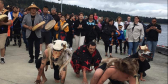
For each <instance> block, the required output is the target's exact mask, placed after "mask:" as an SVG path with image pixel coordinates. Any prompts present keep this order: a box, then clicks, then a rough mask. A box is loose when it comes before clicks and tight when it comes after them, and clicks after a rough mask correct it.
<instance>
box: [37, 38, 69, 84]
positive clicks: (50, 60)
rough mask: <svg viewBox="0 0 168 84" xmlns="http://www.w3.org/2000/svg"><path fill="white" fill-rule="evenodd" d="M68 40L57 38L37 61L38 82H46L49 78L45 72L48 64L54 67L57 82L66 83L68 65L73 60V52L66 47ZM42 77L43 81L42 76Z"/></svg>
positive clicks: (42, 83)
mask: <svg viewBox="0 0 168 84" xmlns="http://www.w3.org/2000/svg"><path fill="white" fill-rule="evenodd" d="M66 47H67V42H66V41H61V40H56V41H54V44H49V45H48V48H47V49H46V50H45V51H44V55H43V57H42V58H40V59H38V60H37V61H36V68H37V69H38V75H37V79H36V81H35V83H36V84H44V83H45V82H46V81H47V78H46V77H45V74H44V68H46V69H45V70H46V71H47V69H48V65H50V67H51V69H54V79H55V82H56V83H59V82H60V79H61V84H64V82H65V77H66V73H67V65H68V63H69V62H70V60H71V56H72V52H71V50H70V49H68V48H66ZM41 77H42V81H41V79H40V78H41Z"/></svg>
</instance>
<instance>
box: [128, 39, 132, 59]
mask: <svg viewBox="0 0 168 84" xmlns="http://www.w3.org/2000/svg"><path fill="white" fill-rule="evenodd" d="M128 45H129V48H128V56H130V55H131V51H132V49H133V42H128Z"/></svg>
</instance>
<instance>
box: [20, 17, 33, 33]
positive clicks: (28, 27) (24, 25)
mask: <svg viewBox="0 0 168 84" xmlns="http://www.w3.org/2000/svg"><path fill="white" fill-rule="evenodd" d="M26 18H27V16H24V18H23V21H22V25H23V27H24V28H26V29H29V30H32V28H33V27H32V26H28V25H27V24H26Z"/></svg>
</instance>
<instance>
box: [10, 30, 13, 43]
mask: <svg viewBox="0 0 168 84" xmlns="http://www.w3.org/2000/svg"><path fill="white" fill-rule="evenodd" d="M12 37H13V28H10V41H12Z"/></svg>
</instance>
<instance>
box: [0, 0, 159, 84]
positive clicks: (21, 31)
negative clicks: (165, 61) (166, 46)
mask: <svg viewBox="0 0 168 84" xmlns="http://www.w3.org/2000/svg"><path fill="white" fill-rule="evenodd" d="M2 14H5V15H7V16H8V21H7V22H3V21H0V49H1V63H5V59H4V56H5V50H6V47H7V46H8V45H10V41H12V39H14V44H13V46H17V45H18V46H19V47H20V46H21V44H22V38H23V41H24V43H25V46H26V47H25V49H26V50H27V51H28V52H29V56H30V60H29V61H28V63H33V62H34V58H35V63H36V68H37V69H38V76H37V80H36V81H35V82H36V84H41V83H42V84H44V83H45V82H46V81H47V78H46V77H45V73H44V68H46V70H47V68H48V66H47V65H50V67H51V68H53V69H54V78H55V82H56V83H58V82H59V80H60V79H61V81H60V82H61V83H62V84H64V82H65V77H66V72H67V67H66V66H67V64H68V63H70V64H71V65H72V68H73V70H74V72H75V73H76V76H77V77H79V76H80V70H82V71H83V83H84V84H88V82H87V78H86V72H91V71H92V70H93V69H91V67H92V66H94V69H95V70H96V71H95V74H94V76H93V78H92V79H91V84H103V83H104V82H105V80H107V79H110V81H111V83H113V84H121V83H123V81H129V83H130V84H135V78H134V75H135V74H140V80H141V81H144V79H143V77H144V76H145V75H146V73H145V71H146V70H147V69H149V68H150V65H149V63H148V62H149V61H153V58H154V53H155V49H156V45H157V41H158V35H159V33H161V26H160V25H159V24H157V19H156V18H153V19H152V22H151V23H150V24H149V25H147V26H146V25H145V24H144V23H143V22H141V21H140V19H139V17H138V16H135V17H134V20H133V21H131V17H130V16H128V17H127V21H124V22H123V20H122V17H120V16H118V17H117V19H116V20H114V19H112V18H108V17H107V18H105V19H104V18H103V17H99V16H98V15H97V14H96V13H94V14H90V15H88V16H85V15H84V13H82V12H80V13H79V14H78V15H75V14H74V13H72V14H66V15H63V14H62V13H61V12H57V11H56V8H52V9H51V12H49V8H48V7H47V6H44V7H43V9H42V11H41V10H40V9H39V8H38V7H37V6H36V5H35V4H31V5H30V6H29V7H28V8H26V9H25V10H24V11H23V12H20V9H19V8H18V7H17V6H9V5H8V6H7V7H6V8H4V4H3V1H2V0H0V15H2ZM52 20H55V21H56V24H54V26H53V28H52V29H51V30H49V31H47V30H46V29H45V25H47V23H49V22H50V21H52ZM42 21H45V24H44V25H41V26H40V27H38V28H37V29H36V30H35V31H33V26H35V25H37V24H39V23H40V22H42ZM66 23H68V26H65V24H66ZM63 26H65V27H63ZM73 38H74V39H75V45H76V48H74V50H75V51H74V52H72V50H73V49H72V46H73ZM101 39H102V41H103V42H104V46H105V48H104V49H105V56H106V57H110V58H107V59H105V61H104V60H102V56H101V55H100V53H99V51H98V49H96V44H99V40H101ZM43 43H45V49H46V50H45V51H44V52H43V51H42V44H43ZM123 44H124V45H123ZM33 45H35V56H33ZM146 45H147V46H146ZM113 46H115V53H118V51H117V50H118V48H120V55H123V54H127V55H128V57H127V58H125V59H120V58H118V59H116V58H113V55H112V49H113V48H112V47H113ZM108 48H109V56H108ZM151 53H152V54H151ZM41 54H43V57H42V58H39V55H41ZM133 58H136V59H133ZM137 59H138V60H137ZM114 73H116V74H115V75H114ZM60 75H61V76H60ZM41 77H42V80H41V79H40V78H41Z"/></svg>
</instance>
